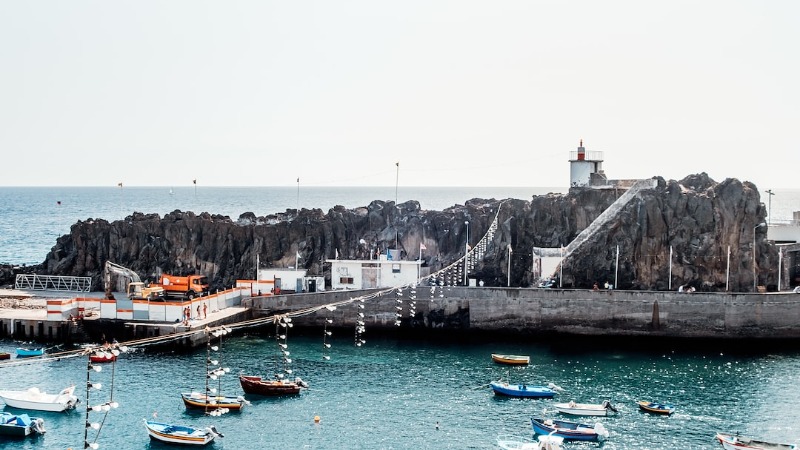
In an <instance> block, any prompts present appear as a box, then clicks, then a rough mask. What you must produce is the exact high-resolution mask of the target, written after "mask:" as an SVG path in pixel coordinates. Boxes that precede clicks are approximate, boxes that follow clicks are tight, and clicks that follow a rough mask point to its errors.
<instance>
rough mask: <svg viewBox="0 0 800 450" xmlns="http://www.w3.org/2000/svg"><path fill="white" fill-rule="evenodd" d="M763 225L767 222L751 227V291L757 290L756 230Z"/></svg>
mask: <svg viewBox="0 0 800 450" xmlns="http://www.w3.org/2000/svg"><path fill="white" fill-rule="evenodd" d="M765 226H767V224H766V223H764V222H761V223H760V224H758V225H756V226H754V227H753V292H756V291H757V290H758V287H757V285H758V275H757V274H756V230H757V229H759V228H761V227H765Z"/></svg>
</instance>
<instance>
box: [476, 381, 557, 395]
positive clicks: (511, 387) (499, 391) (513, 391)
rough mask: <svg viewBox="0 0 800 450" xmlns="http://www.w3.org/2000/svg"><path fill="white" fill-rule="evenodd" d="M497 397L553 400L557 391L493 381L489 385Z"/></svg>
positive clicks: (543, 387) (542, 387)
mask: <svg viewBox="0 0 800 450" xmlns="http://www.w3.org/2000/svg"><path fill="white" fill-rule="evenodd" d="M489 386H491V388H492V390H493V391H494V393H495V395H504V396H506V397H522V398H553V396H554V395H556V391H554V390H552V389H550V388H548V387H545V386H528V385H525V384H509V383H500V382H497V381H493V382H491V383H489Z"/></svg>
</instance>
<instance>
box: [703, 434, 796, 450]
mask: <svg viewBox="0 0 800 450" xmlns="http://www.w3.org/2000/svg"><path fill="white" fill-rule="evenodd" d="M716 438H717V440H718V441H719V443H720V444H722V446H723V447H724V448H725V449H726V450H795V449H797V446H796V445H795V444H788V443H787V444H783V443H779V442H769V441H761V440H757V439H752V438H748V437H744V436H739V435H735V434H728V433H717V436H716Z"/></svg>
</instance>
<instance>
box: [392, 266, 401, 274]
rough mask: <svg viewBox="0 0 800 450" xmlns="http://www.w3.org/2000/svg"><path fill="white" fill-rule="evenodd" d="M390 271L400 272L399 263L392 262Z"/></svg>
mask: <svg viewBox="0 0 800 450" xmlns="http://www.w3.org/2000/svg"><path fill="white" fill-rule="evenodd" d="M392 273H400V264H392Z"/></svg>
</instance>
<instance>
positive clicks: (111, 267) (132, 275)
mask: <svg viewBox="0 0 800 450" xmlns="http://www.w3.org/2000/svg"><path fill="white" fill-rule="evenodd" d="M111 274H115V275H120V276H123V277H127V278H129V279H130V280H131V282H141V281H142V279H141V278H139V275H138V274H137V273H136V272H134V271H132V270H131V269H128V268H127V267H123V266H120V265H119V264H115V263H113V262H111V261H106V268H105V276H104V280H103V281H104V285H105V290H106V298H107V299H113V298H114V295H113V294H112V293H111V291H112V289H111Z"/></svg>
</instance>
